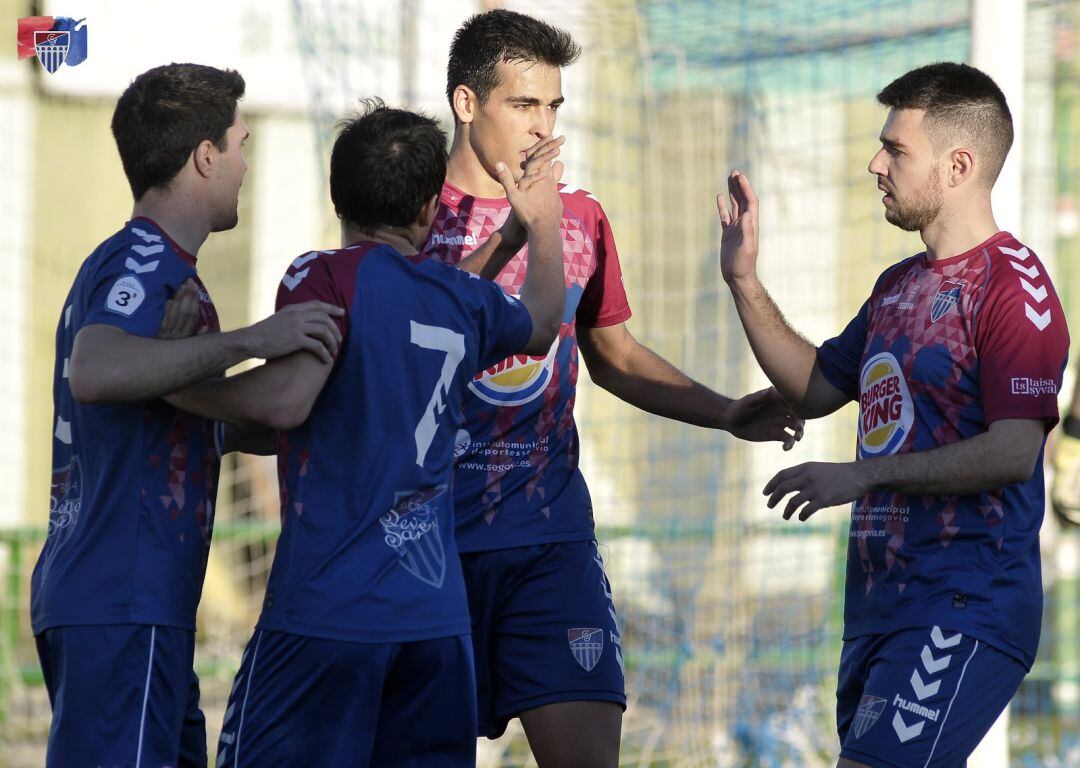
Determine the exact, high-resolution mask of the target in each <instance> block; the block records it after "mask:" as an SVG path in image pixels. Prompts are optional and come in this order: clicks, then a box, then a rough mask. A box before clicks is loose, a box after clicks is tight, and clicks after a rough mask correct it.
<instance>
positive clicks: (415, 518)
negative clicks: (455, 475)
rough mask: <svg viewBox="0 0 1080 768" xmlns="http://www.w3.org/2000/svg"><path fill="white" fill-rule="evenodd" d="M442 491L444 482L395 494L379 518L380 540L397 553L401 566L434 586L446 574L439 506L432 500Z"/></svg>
mask: <svg viewBox="0 0 1080 768" xmlns="http://www.w3.org/2000/svg"><path fill="white" fill-rule="evenodd" d="M445 493H446V486H445V485H439V486H436V487H434V488H428V489H426V490H423V491H419V492H408V493H398V494H397V496H396V498H395V504H394V508H393V509H391V510H390V511H389V512H387V513H386V514H385V515H383V516H382V517H380V518H379V523H380V524H381V525H382V528H383V533H384V536H383V541H385V542H386V545H387V546H388V547H390V548H391V549H393V550H394V551H395V552H397V554H398V557H400V558H401V559H400V560H399V561H398V562H399V563H400V564H401V567H402V568H404V569H405V570H406V571H408V572H409V573H411V574H412V575H413V576H415V577H416V578H418V579H420V581H422V582H424V583H425V584H430V585H431V586H433V587H435V588H436V589H441V588H442V585H443V579H444V578H445V577H446V550H445V548H444V547H443V542H442V535H441V534H440V533H439V505H438V504H433V503H432V502H434V501H435V500H436V499H438V498H439V497H440V496H442V495H443V494H445Z"/></svg>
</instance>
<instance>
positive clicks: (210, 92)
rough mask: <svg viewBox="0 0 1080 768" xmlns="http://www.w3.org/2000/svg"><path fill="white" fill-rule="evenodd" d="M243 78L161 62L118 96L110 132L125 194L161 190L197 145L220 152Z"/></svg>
mask: <svg viewBox="0 0 1080 768" xmlns="http://www.w3.org/2000/svg"><path fill="white" fill-rule="evenodd" d="M244 87H245V85H244V78H243V77H241V76H240V73H239V72H236V71H235V70H232V69H224V70H223V69H217V68H216V67H209V66H206V65H204V64H166V65H164V66H161V67H154V68H153V69H150V70H147V71H146V72H143V73H142V74H141V75H139V76H138V77H136V78H135V79H134V80H133V81H132V83H131V85H129V86H128V87H127V89H126V90H125V91H124V92H123V93H122V94H121V95H120V100H119V101H117V102H116V110H115V111H114V112H113V117H112V132H113V137H114V138H115V139H116V148H117V149H118V150H120V162H122V163H123V165H124V174H125V175H126V176H127V180H128V184H130V185H131V193H132V194H133V195H134V196H135V199H136V200H139V199H140V198H141V197H142V196H143V195H144V194H146V191H147V190H148V189H150V188H152V187H164V186H166V185H168V183H169V182H170V181H172V180H173V177H175V176H176V174H178V173H179V172H180V170H181V169H182V168H183V167H184V165H185V164H186V163H187V161H188V158H189V157H190V156H191V153H192V151H194V149H195V148H196V147H197V146H199V143H200V142H202V141H206V140H210V141H212V142H213V143H214V145H215V146H216V147H217V148H218V149H220V150H222V151H224V150H225V149H226V137H225V132H226V131H227V130H229V126H231V125H232V124H233V121H234V120H235V119H236V103H237V102H238V101H239V100H240V99H241V98H243V96H244Z"/></svg>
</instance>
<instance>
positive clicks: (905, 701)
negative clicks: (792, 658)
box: [836, 627, 1027, 768]
mask: <svg viewBox="0 0 1080 768" xmlns="http://www.w3.org/2000/svg"><path fill="white" fill-rule="evenodd" d="M1025 674H1027V671H1026V670H1025V668H1024V665H1023V664H1021V663H1020V662H1019V661H1017V660H1016V659H1014V658H1013V657H1012V656H1009V655H1007V654H1004V653H1002V652H1001V651H998V650H997V649H995V648H993V647H991V646H989V645H987V644H986V643H984V642H981V641H979V640H975V639H974V638H971V637H966V636H964V635H961V634H959V633H957V632H954V631H952V630H948V629H945V630H942V629H940V628H938V627H933V628H919V629H905V630H901V631H899V632H893V633H890V634H887V635H870V636H866V637H857V638H854V639H852V640H848V641H846V642H845V643H844V650H843V653H842V654H841V657H840V682H839V685H838V686H837V690H836V701H837V704H836V721H837V730H838V732H839V734H840V744H841V748H840V754H841V756H843V757H846V758H848V759H849V760H855V761H857V762H860V763H865V764H866V765H871V766H875V768H910V766H918V767H919V768H924V767H925V768H958V767H959V766H963V765H965V764H966V761H967V757H968V755H970V754H971V753H972V752H973V751H974V749H975V747H976V746H978V744H979V742H980V741H981V740H982V738H983V736H985V735H986V733H987V731H989V730H990V726H992V725H993V724H994V721H996V720H997V718H998V715H1000V714H1001V713H1002V712H1003V711H1004V710H1005V707H1007V706H1008V705H1009V701H1010V700H1011V699H1012V697H1013V694H1015V693H1016V690H1017V689H1018V688H1019V687H1020V681H1021V680H1023V679H1024V675H1025Z"/></svg>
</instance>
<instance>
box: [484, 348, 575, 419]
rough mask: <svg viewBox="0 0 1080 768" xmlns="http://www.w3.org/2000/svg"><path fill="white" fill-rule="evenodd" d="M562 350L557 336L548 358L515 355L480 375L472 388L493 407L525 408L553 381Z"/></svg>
mask: <svg viewBox="0 0 1080 768" xmlns="http://www.w3.org/2000/svg"><path fill="white" fill-rule="evenodd" d="M558 350H559V338H558V337H556V338H555V341H553V342H552V343H551V348H550V349H549V350H548V351H547V354H546V355H512V356H510V357H508V358H506V359H505V360H503V361H501V362H499V363H496V364H495V365H493V366H491V367H490V368H488V369H486V370H483V371H480V373H478V374H476V376H475V378H473V380H472V381H470V382H469V389H470V390H472V393H473V394H474V395H476V396H477V397H479V398H480V399H481V400H483V401H484V402H486V403H491V404H492V405H521V404H522V403H527V402H529V401H530V400H534V399H536V398H537V397H538V396H539V395H540V393H541V392H543V391H544V390H545V389H547V385H548V384H549V383H550V382H551V375H552V371H553V370H554V368H555V355H556V353H557V352H558Z"/></svg>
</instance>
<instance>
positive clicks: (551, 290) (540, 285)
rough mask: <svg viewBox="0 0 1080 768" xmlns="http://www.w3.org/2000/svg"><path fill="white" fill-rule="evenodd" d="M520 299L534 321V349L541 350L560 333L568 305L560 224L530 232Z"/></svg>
mask: <svg viewBox="0 0 1080 768" xmlns="http://www.w3.org/2000/svg"><path fill="white" fill-rule="evenodd" d="M521 303H522V304H524V305H525V308H526V309H528V310H529V315H530V316H531V317H532V321H533V339H532V340H531V342H530V347H531V348H532V349H531V351H532V353H533V354H540V353H542V352H544V351H546V350H547V348H548V347H550V346H551V342H552V341H553V340H554V339H555V336H556V335H557V334H558V333H559V327H560V326H561V325H562V316H563V311H564V310H565V308H566V273H565V272H564V268H563V242H562V237H561V235H560V234H559V231H558V229H557V228H554V227H552V228H550V229H547V228H545V229H543V230H541V231H539V232H530V233H529V263H528V266H527V269H526V272H525V283H524V284H523V285H522V287H521ZM545 339H546V342H545V341H544V340H545Z"/></svg>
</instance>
